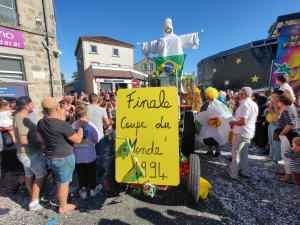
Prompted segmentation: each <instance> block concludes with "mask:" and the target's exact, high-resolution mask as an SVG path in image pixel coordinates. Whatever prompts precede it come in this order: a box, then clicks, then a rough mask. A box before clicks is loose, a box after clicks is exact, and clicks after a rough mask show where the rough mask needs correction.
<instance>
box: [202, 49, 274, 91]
mask: <svg viewBox="0 0 300 225" xmlns="http://www.w3.org/2000/svg"><path fill="white" fill-rule="evenodd" d="M272 59H273V53H272V47H271V46H263V47H257V48H249V49H245V50H243V51H240V52H236V53H233V54H230V55H225V56H222V57H218V58H214V59H211V60H209V61H205V62H202V63H201V64H200V65H198V83H203V84H205V85H206V86H208V85H212V86H214V87H215V88H217V89H218V90H227V89H232V90H233V89H236V88H242V87H246V86H248V87H251V88H252V89H259V88H264V87H265V86H268V85H269V80H270V74H271V65H272Z"/></svg>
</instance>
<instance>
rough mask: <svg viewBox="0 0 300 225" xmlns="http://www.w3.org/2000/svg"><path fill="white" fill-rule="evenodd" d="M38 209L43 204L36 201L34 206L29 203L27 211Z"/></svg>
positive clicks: (41, 207)
mask: <svg viewBox="0 0 300 225" xmlns="http://www.w3.org/2000/svg"><path fill="white" fill-rule="evenodd" d="M40 209H43V206H41V205H40V203H37V204H35V205H34V206H30V205H29V211H37V210H40Z"/></svg>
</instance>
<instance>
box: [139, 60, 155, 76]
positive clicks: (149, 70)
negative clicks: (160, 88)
mask: <svg viewBox="0 0 300 225" xmlns="http://www.w3.org/2000/svg"><path fill="white" fill-rule="evenodd" d="M134 69H135V70H138V71H140V72H142V73H146V74H148V75H151V76H152V74H153V73H154V72H155V71H156V65H155V62H154V60H153V59H152V58H150V57H146V58H144V59H142V60H141V61H139V62H137V63H136V64H134Z"/></svg>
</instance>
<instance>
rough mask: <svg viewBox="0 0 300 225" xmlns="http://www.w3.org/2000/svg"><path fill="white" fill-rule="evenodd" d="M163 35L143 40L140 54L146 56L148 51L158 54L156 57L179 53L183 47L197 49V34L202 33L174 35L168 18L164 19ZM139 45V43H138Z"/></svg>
mask: <svg viewBox="0 0 300 225" xmlns="http://www.w3.org/2000/svg"><path fill="white" fill-rule="evenodd" d="M163 31H164V37H163V38H160V39H159V40H154V41H149V42H144V43H143V44H142V45H143V50H142V54H143V55H144V56H145V57H148V56H149V54H150V53H152V54H158V57H163V56H172V55H181V54H183V50H182V49H183V48H191V49H197V48H198V45H199V38H198V34H199V33H203V31H201V32H195V33H191V34H184V35H179V36H178V35H175V34H174V30H173V25H172V20H171V19H170V18H167V19H165V21H164V27H163ZM138 45H139V43H138Z"/></svg>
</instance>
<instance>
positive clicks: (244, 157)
mask: <svg viewBox="0 0 300 225" xmlns="http://www.w3.org/2000/svg"><path fill="white" fill-rule="evenodd" d="M251 97H252V89H251V88H250V87H243V88H242V89H241V90H240V92H239V99H240V100H241V105H240V106H239V107H238V109H237V110H236V112H235V120H233V121H230V122H229V125H230V126H231V128H232V130H233V133H234V136H233V139H232V149H231V155H232V162H231V167H230V174H224V175H223V176H222V178H224V179H226V180H229V181H232V182H237V181H238V176H241V177H243V178H245V179H249V159H248V147H249V144H250V141H251V139H252V138H253V137H254V132H255V122H256V118H257V115H258V107H257V105H256V103H255V102H254V101H253V100H252V99H251ZM240 163H241V164H242V168H243V170H242V171H239V165H240Z"/></svg>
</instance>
